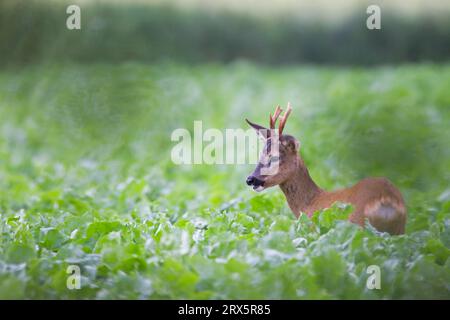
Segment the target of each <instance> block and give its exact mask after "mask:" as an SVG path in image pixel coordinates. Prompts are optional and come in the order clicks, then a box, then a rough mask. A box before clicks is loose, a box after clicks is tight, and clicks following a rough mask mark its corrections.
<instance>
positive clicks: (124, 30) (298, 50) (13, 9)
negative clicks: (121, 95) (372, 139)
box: [0, 0, 450, 66]
mask: <svg viewBox="0 0 450 320" xmlns="http://www.w3.org/2000/svg"><path fill="white" fill-rule="evenodd" d="M266 2H267V1H266ZM291 2H292V1H291ZM377 2H378V3H379V5H380V6H381V7H382V8H383V14H382V30H375V31H373V30H368V29H367V28H366V19H367V14H366V8H367V5H368V4H374V3H377ZM74 3H78V1H76V0H70V1H68V0H59V1H50V0H44V1H43V0H3V1H2V2H1V3H0V66H1V65H5V64H6V65H10V64H12V65H18V64H19V65H21V64H29V63H35V62H42V61H44V62H54V61H72V62H74V61H75V62H79V63H86V62H89V63H91V62H106V61H107V62H111V63H117V62H121V61H130V60H132V61H136V62H137V61H139V62H147V63H148V62H150V63H155V62H157V61H167V60H176V61H182V62H184V63H204V62H230V61H234V60H236V59H248V60H251V61H255V62H258V63H264V64H289V63H298V62H307V63H318V64H334V65H355V64H358V65H374V64H386V63H391V64H392V63H402V62H405V61H408V62H417V61H424V62H429V61H434V62H445V61H448V58H449V55H450V19H449V17H450V12H448V10H441V11H438V12H435V13H434V14H432V13H430V12H428V13H427V12H422V14H421V15H420V16H418V17H408V16H405V15H402V14H400V13H399V12H397V11H395V10H391V9H388V8H386V6H388V4H387V3H385V2H384V1H375V2H374V1H372V2H369V3H368V4H366V5H365V3H363V2H359V5H358V6H355V7H353V8H352V11H351V12H352V13H351V14H350V15H351V16H350V17H349V18H347V19H341V20H338V21H335V22H333V23H331V22H329V21H327V20H325V19H324V18H323V17H321V16H317V14H316V15H313V16H309V15H308V11H307V9H306V8H305V9H300V8H298V11H302V13H303V14H304V15H305V16H304V17H302V18H300V17H299V16H298V14H299V12H297V10H295V11H292V12H288V13H283V14H274V15H273V16H261V15H258V14H254V15H251V16H249V15H248V14H243V13H237V12H228V11H217V12H209V11H207V10H201V9H200V8H197V10H196V9H195V8H184V9H181V8H179V7H176V6H171V5H147V4H144V3H143V1H136V2H133V1H132V2H131V3H130V2H128V1H126V3H123V1H115V2H114V3H112V2H110V1H81V2H80V3H79V4H80V6H81V8H82V29H81V30H80V31H71V30H67V28H66V27H65V26H66V19H67V16H68V15H67V14H66V7H67V5H68V4H74ZM256 3H257V2H256V1H255V8H254V10H251V11H252V12H258V10H257V5H256ZM277 5H279V1H276V2H273V6H274V7H276V6H277ZM332 5H334V6H336V8H335V10H334V11H333V12H336V13H335V14H336V15H339V14H342V12H341V11H342V10H343V8H341V7H340V6H339V3H335V2H334V1H330V3H329V4H328V3H327V7H328V6H332ZM409 5H410V3H409V2H408V5H405V6H409ZM345 8H347V7H345ZM385 8H386V9H385ZM303 10H306V11H305V12H303Z"/></svg>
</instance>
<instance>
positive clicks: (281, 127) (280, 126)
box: [278, 102, 292, 136]
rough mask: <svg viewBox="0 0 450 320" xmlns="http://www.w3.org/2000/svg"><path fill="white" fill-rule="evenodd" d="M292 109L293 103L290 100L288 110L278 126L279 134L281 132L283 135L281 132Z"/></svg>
mask: <svg viewBox="0 0 450 320" xmlns="http://www.w3.org/2000/svg"><path fill="white" fill-rule="evenodd" d="M291 111H292V108H291V103H290V102H288V105H287V109H286V112H285V113H284V115H283V117H281V119H280V125H279V126H278V134H279V135H280V136H281V134H282V133H283V129H284V126H285V124H286V121H287V118H288V117H289V114H290V113H291Z"/></svg>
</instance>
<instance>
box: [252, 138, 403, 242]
mask: <svg viewBox="0 0 450 320" xmlns="http://www.w3.org/2000/svg"><path fill="white" fill-rule="evenodd" d="M279 139H280V142H281V143H280V148H279V154H280V159H279V170H278V173H276V174H275V175H270V176H269V175H268V176H263V175H261V174H260V171H261V168H262V167H263V166H264V165H263V164H261V163H259V164H258V166H257V167H256V169H255V171H254V172H253V173H252V176H253V177H256V178H257V179H259V180H261V181H264V188H268V187H271V186H275V185H279V186H280V188H281V190H282V191H283V193H284V194H285V196H286V200H287V202H288V205H289V207H290V209H291V210H292V212H293V213H294V214H295V215H296V216H297V217H298V216H299V215H300V213H301V212H305V213H306V214H307V215H308V216H309V217H311V216H312V215H313V214H314V212H316V211H318V210H321V209H324V208H328V207H330V206H331V205H333V203H335V202H337V201H340V202H346V203H350V204H352V205H353V206H354V212H353V213H352V214H351V215H350V217H349V220H350V221H351V222H353V223H356V224H358V225H360V226H364V221H365V219H366V218H367V219H368V220H369V222H370V224H371V225H372V226H374V227H375V228H376V229H377V230H378V231H383V232H388V233H390V234H393V235H397V234H403V233H405V224H406V208H405V204H404V201H403V197H402V195H401V193H400V191H399V190H398V189H397V188H396V187H395V186H394V185H393V184H392V183H391V182H390V181H389V180H388V179H386V178H366V179H363V180H361V181H359V182H358V183H357V184H355V185H353V186H352V187H349V188H346V189H342V190H337V191H333V192H328V191H325V190H322V189H321V188H319V187H318V186H317V185H316V184H315V182H314V181H313V180H312V178H311V177H310V175H309V172H308V169H307V168H306V166H305V164H304V162H303V160H302V159H301V157H300V155H299V143H298V141H297V140H296V139H295V138H294V137H292V136H289V135H282V136H280V138H279ZM262 157H270V155H267V154H264V152H263V155H262Z"/></svg>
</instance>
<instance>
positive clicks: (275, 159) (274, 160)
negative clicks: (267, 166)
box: [269, 156, 280, 163]
mask: <svg viewBox="0 0 450 320" xmlns="http://www.w3.org/2000/svg"><path fill="white" fill-rule="evenodd" d="M269 161H270V163H276V162H278V161H280V157H279V156H273V157H270V160H269Z"/></svg>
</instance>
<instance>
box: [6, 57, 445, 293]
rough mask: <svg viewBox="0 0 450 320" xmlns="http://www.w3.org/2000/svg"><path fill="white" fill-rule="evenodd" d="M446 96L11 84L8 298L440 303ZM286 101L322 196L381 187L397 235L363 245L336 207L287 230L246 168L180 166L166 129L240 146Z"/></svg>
mask: <svg viewBox="0 0 450 320" xmlns="http://www.w3.org/2000/svg"><path fill="white" fill-rule="evenodd" d="M449 88H450V66H449V65H446V64H415V65H404V66H401V67H377V68H366V69H362V68H343V67H342V68H337V67H335V68H321V67H313V66H310V67H308V66H301V67H300V66H298V67H296V66H290V67H263V66H258V65H254V64H250V63H244V62H236V63H232V64H228V65H222V64H217V65H215V64H202V65H198V66H187V65H184V64H169V63H166V64H164V63H161V64H153V65H152V64H140V63H134V64H133V63H128V64H123V63H122V64H116V65H113V64H90V65H76V64H70V63H63V64H59V65H58V64H56V65H55V64H51V65H50V64H49V65H46V64H36V65H34V66H28V67H24V68H17V69H15V68H6V69H3V70H2V71H0V298H43V299H48V298H58V299H73V298H96V299H112V298H120V299H174V298H180V299H184V298H186V299H245V298H251V299H253V298H260V299H283V298H285V299H322V298H331V299H339V298H342V299H359V298H368V299H378V298H397V299H402V298H446V299H448V298H450V259H448V257H449V255H450V183H449V182H450V173H449V172H450V171H449V168H450V140H449V137H450V126H449V123H450V91H449ZM287 101H290V102H291V103H292V105H293V108H294V111H293V113H292V115H291V118H290V120H289V123H288V124H287V127H286V130H285V131H286V132H287V133H289V134H292V135H294V136H296V137H297V138H298V139H299V140H300V141H301V143H302V147H301V154H302V156H303V158H304V160H305V162H306V164H307V165H308V167H309V169H310V173H311V175H312V177H313V178H314V179H315V180H316V182H317V183H318V184H319V185H320V186H321V187H323V188H326V189H334V188H339V187H344V186H347V185H351V184H353V183H355V182H356V181H357V180H358V179H361V178H363V177H366V176H386V177H388V178H389V179H390V180H392V181H393V182H394V183H395V184H396V185H397V186H398V187H399V188H400V190H401V191H402V193H403V194H404V197H405V199H406V202H407V205H408V210H409V219H408V223H407V232H406V235H404V236H396V237H391V236H388V235H386V234H378V233H376V232H375V231H374V230H372V229H371V228H367V229H360V228H359V227H357V226H355V225H352V224H350V223H348V222H346V221H344V220H345V219H344V217H345V216H346V215H347V214H348V212H349V209H348V208H345V206H342V205H340V206H339V207H336V208H333V209H330V210H326V211H324V212H322V213H318V214H317V215H316V217H315V218H314V219H313V220H312V221H310V220H309V219H308V218H306V217H301V218H300V219H299V220H296V219H295V217H294V216H293V214H292V213H291V212H290V211H289V208H288V207H287V204H286V203H285V200H284V196H283V194H282V193H281V191H280V190H279V189H277V188H273V189H270V190H266V191H264V192H263V193H259V194H257V193H255V192H254V191H252V190H251V189H250V188H248V187H247V186H246V185H245V178H246V176H247V175H248V173H250V172H251V171H252V169H253V168H252V167H253V166H252V165H234V166H233V165H220V166H219V165H192V166H188V165H182V166H179V165H175V164H173V163H172V161H171V159H170V152H171V148H172V147H173V146H174V142H172V141H171V140H170V135H171V132H172V131H173V130H174V129H176V128H187V129H188V130H191V131H192V129H193V122H194V120H202V121H203V126H204V128H218V129H220V130H224V129H225V128H244V129H246V127H245V122H244V118H246V117H247V118H250V119H252V120H254V121H256V122H260V123H265V122H267V117H268V113H269V112H270V111H271V110H273V108H274V106H275V105H276V104H282V105H284V104H286V102H287ZM70 265H76V266H79V267H80V269H81V275H82V279H81V289H79V290H77V289H75V290H69V289H68V288H67V285H66V284H67V279H68V276H69V274H68V273H67V268H68V266H70ZM370 265H378V266H379V267H380V270H381V289H375V290H369V289H368V288H367V287H366V281H367V278H368V276H369V275H368V273H367V267H368V266H370Z"/></svg>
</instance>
